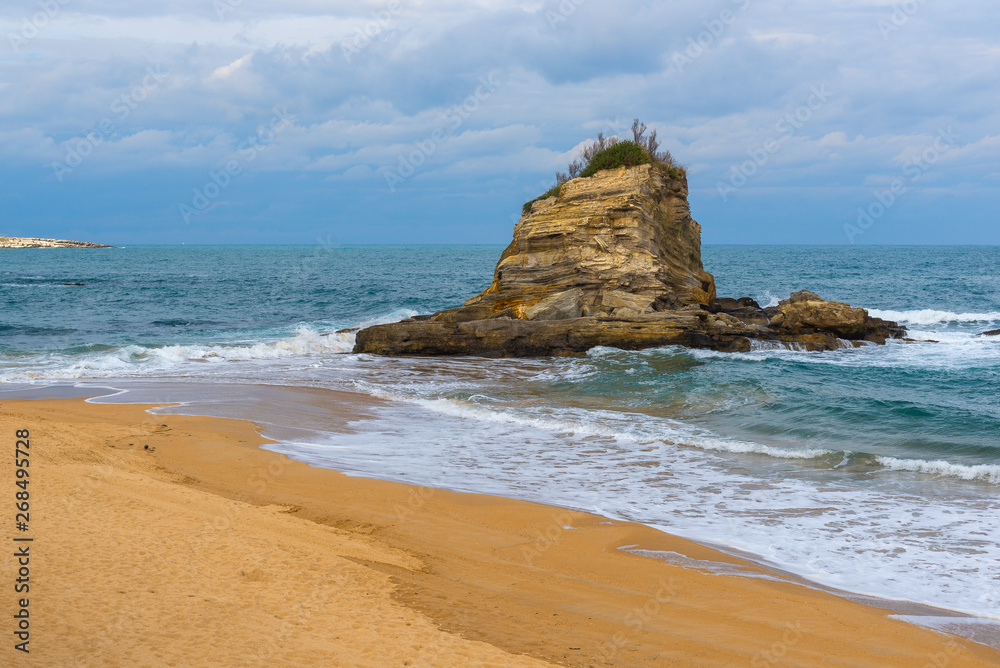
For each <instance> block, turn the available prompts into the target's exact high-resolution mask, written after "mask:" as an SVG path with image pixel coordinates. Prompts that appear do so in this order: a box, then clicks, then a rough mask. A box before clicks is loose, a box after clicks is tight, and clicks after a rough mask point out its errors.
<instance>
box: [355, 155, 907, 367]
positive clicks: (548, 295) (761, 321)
mask: <svg viewBox="0 0 1000 668" xmlns="http://www.w3.org/2000/svg"><path fill="white" fill-rule="evenodd" d="M687 193H688V190H687V180H686V179H685V178H684V177H679V178H672V177H670V176H669V175H668V174H667V172H666V171H665V170H662V169H659V168H658V167H656V166H654V165H642V166H639V167H633V168H630V169H628V168H620V169H614V170H607V171H604V172H599V173H598V174H596V175H594V176H592V177H590V178H578V179H573V180H571V181H568V182H567V183H565V184H563V186H562V188H561V189H560V191H559V194H558V196H556V197H551V198H549V199H547V200H541V201H537V202H535V203H533V205H532V206H531V209H530V210H529V211H527V212H526V213H525V214H524V215H523V216H522V217H521V220H520V221H519V222H518V224H517V226H516V227H515V228H514V239H513V241H512V242H511V244H510V246H508V248H507V249H506V250H505V251H504V252H503V254H502V255H501V256H500V261H499V262H498V263H497V266H496V270H495V271H494V277H493V283H492V284H491V285H490V287H489V288H487V289H486V290H485V291H484V292H482V293H481V294H479V295H476V296H475V297H472V298H471V299H469V300H468V301H466V303H465V305H464V306H461V307H458V308H453V309H448V310H445V311H440V312H438V313H435V314H433V315H429V316H418V317H415V318H410V319H408V320H404V321H402V322H398V323H393V324H389V325H377V326H374V327H369V328H367V329H364V330H362V331H360V332H358V334H357V344H356V346H355V352H359V353H373V354H379V355H475V356H483V357H535V356H547V355H557V356H567V355H581V354H583V353H585V352H586V351H587V350H589V349H591V348H593V347H595V346H611V347H616V348H623V349H627V350H638V349H642V348H652V347H658V346H665V345H681V346H688V347H693V348H711V349H715V350H721V351H733V352H736V351H744V352H745V351H750V350H753V349H755V348H760V347H780V346H785V347H790V348H798V349H802V350H832V349H835V348H842V347H847V346H859V345H866V344H882V343H885V341H886V340H887V339H889V338H901V337H903V336H904V335H905V328H902V327H899V326H898V325H896V323H892V322H886V321H883V320H880V319H878V318H872V317H871V316H870V315H869V314H868V313H867V312H866V311H865V310H864V309H861V308H854V307H851V306H850V305H848V304H844V303H840V302H828V301H825V300H823V299H822V298H821V297H819V296H818V295H815V294H813V293H810V292H805V291H803V292H799V293H796V294H794V295H792V297H791V298H790V299H788V300H785V301H784V302H782V303H781V304H779V305H778V306H776V307H772V308H766V309H765V308H761V307H760V306H759V305H758V304H757V303H756V302H755V301H753V300H752V299H749V298H743V299H739V300H737V299H718V298H717V297H716V294H715V280H714V278H713V277H712V275H711V274H709V273H707V272H706V271H705V270H704V268H703V267H702V261H701V227H700V226H699V225H698V223H696V222H695V221H694V220H693V219H692V218H691V213H690V208H689V206H688V202H687Z"/></svg>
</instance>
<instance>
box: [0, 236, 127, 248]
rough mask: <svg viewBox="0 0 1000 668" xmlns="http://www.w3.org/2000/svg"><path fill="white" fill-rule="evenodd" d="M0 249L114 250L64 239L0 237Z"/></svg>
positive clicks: (86, 242) (102, 245) (85, 242)
mask: <svg viewBox="0 0 1000 668" xmlns="http://www.w3.org/2000/svg"><path fill="white" fill-rule="evenodd" d="M0 248H114V246H105V245H104V244H95V243H91V242H89V241H67V240H66V239H35V238H32V237H0Z"/></svg>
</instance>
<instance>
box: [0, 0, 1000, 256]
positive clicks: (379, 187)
mask: <svg viewBox="0 0 1000 668" xmlns="http://www.w3.org/2000/svg"><path fill="white" fill-rule="evenodd" d="M997 72H1000V18H998V14H997V12H996V5H995V2H994V1H993V0H952V1H951V2H948V3H945V2H940V1H936V2H932V1H931V0H906V1H905V2H893V1H891V0H828V1H827V2H822V3H819V2H794V1H792V0H772V1H764V0H717V1H707V2H706V1H704V0H697V1H694V0H677V1H674V2H643V1H637V0H619V1H617V2H614V3H611V2H604V1H600V0H561V1H559V2H557V1H555V0H553V1H548V2H520V1H517V0H511V1H507V2H502V1H500V0H461V1H460V0H377V1H375V2H365V1H363V0H349V1H347V0H345V1H341V0H283V1H282V2H264V0H144V1H143V2H141V3H124V2H110V1H109V0H30V1H29V0H8V1H7V2H4V3H3V5H2V7H0V182H2V186H0V235H7V236H40V237H56V238H71V239H82V240H88V241H99V242H105V243H112V244H118V245H123V244H146V243H149V244H179V243H187V244H215V243H219V244H234V243H236V244H245V243H250V244H258V243H259V244H272V243H273V244H314V243H324V244H369V243H400V244H414V243H432V244H437V243H462V244H465V243H482V244H506V243H508V242H509V240H510V237H511V231H512V229H513V226H514V224H515V223H516V222H517V218H518V215H519V214H520V210H521V205H522V203H523V202H525V201H527V200H529V199H532V198H534V197H536V196H537V195H538V194H540V193H542V192H544V191H545V190H547V189H548V188H549V187H551V186H552V185H553V184H554V181H555V176H554V175H555V172H556V171H564V170H565V168H566V165H567V163H569V162H570V161H572V160H573V159H575V158H576V157H578V156H579V153H580V151H581V149H582V147H583V146H584V145H586V143H587V142H588V141H589V140H592V139H594V138H595V137H596V136H597V134H598V133H599V132H603V133H604V134H605V135H618V136H621V137H628V136H630V132H629V127H630V126H631V123H632V119H633V118H635V117H638V118H641V119H642V120H643V121H644V122H645V123H646V124H647V125H648V126H650V127H651V128H655V129H656V130H657V131H658V135H659V137H660V139H661V141H662V143H663V146H664V147H666V148H667V149H669V150H670V151H671V152H672V153H673V155H674V156H675V158H676V159H677V160H678V162H680V163H681V164H683V165H685V166H686V167H687V169H688V182H689V187H690V202H691V207H692V212H693V214H694V217H695V219H696V220H698V221H699V222H700V223H701V225H702V228H703V240H704V242H705V243H710V244H724V243H732V244H850V243H854V244H1000V225H998V210H1000V206H998V204H1000V197H998V195H1000V79H998V76H997Z"/></svg>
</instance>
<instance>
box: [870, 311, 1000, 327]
mask: <svg viewBox="0 0 1000 668" xmlns="http://www.w3.org/2000/svg"><path fill="white" fill-rule="evenodd" d="M868 313H869V314H870V315H871V316H872V317H875V318H882V319H883V320H893V321H895V322H900V323H905V324H910V325H944V324H948V323H953V322H954V323H961V322H965V323H977V322H978V323H991V322H1000V313H997V312H991V313H954V312H952V311H935V310H933V309H922V310H917V311H882V310H879V309H868Z"/></svg>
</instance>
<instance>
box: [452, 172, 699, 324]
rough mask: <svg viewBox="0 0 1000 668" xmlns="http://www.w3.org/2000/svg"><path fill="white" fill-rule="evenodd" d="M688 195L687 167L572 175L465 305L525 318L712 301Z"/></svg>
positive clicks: (529, 217) (534, 207)
mask: <svg viewBox="0 0 1000 668" xmlns="http://www.w3.org/2000/svg"><path fill="white" fill-rule="evenodd" d="M687 195H688V190H687V179H686V178H685V177H684V175H683V173H682V172H680V171H679V170H678V171H676V172H675V173H674V175H673V176H671V175H670V174H668V173H667V172H666V171H665V170H662V169H658V168H656V167H655V166H654V165H651V164H646V165H640V166H638V167H634V168H631V169H628V168H625V167H620V168H617V169H609V170H605V171H601V172H598V173H597V174H595V175H594V176H592V177H590V178H578V179H572V180H570V181H567V182H566V183H564V184H563V185H562V187H561V188H560V192H559V194H558V196H556V197H550V198H547V199H543V200H539V201H536V202H533V203H532V204H531V205H530V208H529V210H528V212H527V213H526V214H525V215H523V216H521V220H520V221H519V222H518V224H517V226H516V227H515V228H514V240H513V241H512V242H511V244H510V246H508V247H507V250H505V251H504V252H503V254H502V255H501V256H500V261H499V262H498V263H497V267H496V270H495V271H494V274H493V284H492V285H490V287H489V288H487V289H486V290H485V291H484V292H483V293H482V294H479V295H477V296H475V297H473V298H471V299H469V300H468V301H467V302H465V304H466V306H477V305H479V306H489V307H490V312H491V313H496V312H499V311H503V310H504V309H508V308H510V309H512V310H513V315H514V316H515V317H517V318H522V319H527V320H538V319H541V320H555V319H561V318H565V317H580V316H589V315H615V314H618V315H642V314H649V313H653V312H654V311H665V310H673V309H677V308H681V307H683V306H688V305H691V304H703V305H708V304H711V303H712V302H713V301H714V300H715V279H714V278H713V277H712V275H711V274H709V273H708V272H706V271H705V270H704V269H703V268H702V263H701V226H700V225H698V223H696V222H695V221H694V220H692V218H691V208H690V207H689V206H688V201H687Z"/></svg>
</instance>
